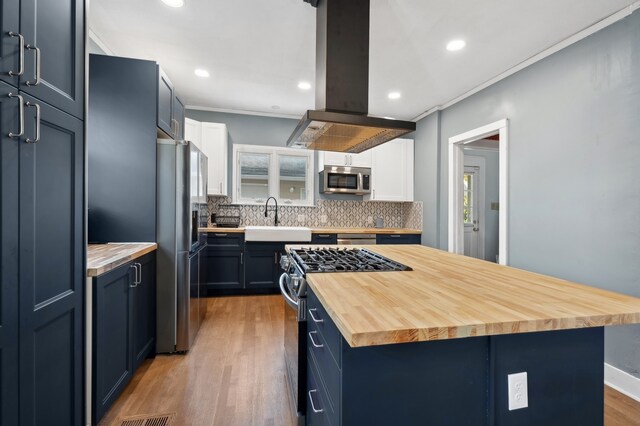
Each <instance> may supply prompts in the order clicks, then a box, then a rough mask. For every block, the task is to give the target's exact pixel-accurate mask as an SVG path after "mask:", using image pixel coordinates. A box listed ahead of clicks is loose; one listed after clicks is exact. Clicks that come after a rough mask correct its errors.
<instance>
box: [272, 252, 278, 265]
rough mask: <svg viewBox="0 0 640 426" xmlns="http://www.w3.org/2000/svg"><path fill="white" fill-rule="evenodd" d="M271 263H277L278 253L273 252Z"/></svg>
mask: <svg viewBox="0 0 640 426" xmlns="http://www.w3.org/2000/svg"><path fill="white" fill-rule="evenodd" d="M273 263H275V264H276V265H277V264H278V253H277V252H276V253H273Z"/></svg>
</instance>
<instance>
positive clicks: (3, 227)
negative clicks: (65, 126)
mask: <svg viewBox="0 0 640 426" xmlns="http://www.w3.org/2000/svg"><path fill="white" fill-rule="evenodd" d="M11 92H14V93H15V92H16V89H15V88H14V87H11V86H9V85H7V84H5V83H2V82H0V161H1V163H0V164H2V165H1V166H0V200H1V204H0V396H1V397H0V424H3V425H14V424H18V383H19V382H20V381H19V379H18V369H17V366H18V365H19V364H18V276H19V274H18V266H19V265H18V247H19V245H18V235H19V234H18V226H19V223H20V222H19V211H18V209H17V208H16V206H18V203H19V195H18V181H19V174H18V173H19V149H20V141H19V140H18V139H12V138H10V137H9V133H10V132H14V133H18V132H19V130H18V129H19V127H20V124H19V119H18V115H19V113H18V109H19V101H18V99H16V98H13V99H12V98H10V97H9V93H11Z"/></svg>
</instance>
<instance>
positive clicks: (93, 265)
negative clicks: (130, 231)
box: [87, 243, 158, 277]
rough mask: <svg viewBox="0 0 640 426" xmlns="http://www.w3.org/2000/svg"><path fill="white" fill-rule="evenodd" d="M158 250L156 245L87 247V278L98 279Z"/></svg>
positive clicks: (122, 244) (109, 244)
mask: <svg viewBox="0 0 640 426" xmlns="http://www.w3.org/2000/svg"><path fill="white" fill-rule="evenodd" d="M157 248H158V245H157V244H156V243H108V244H89V245H88V246H87V276H88V277H97V276H98V275H102V274H104V273H105V272H109V271H111V270H113V269H115V268H117V267H118V266H120V265H124V264H125V263H127V262H129V261H131V260H133V259H137V258H139V257H141V256H144V255H145V254H147V253H150V252H152V251H154V250H156V249H157Z"/></svg>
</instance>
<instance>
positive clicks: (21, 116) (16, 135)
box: [9, 93, 24, 138]
mask: <svg viewBox="0 0 640 426" xmlns="http://www.w3.org/2000/svg"><path fill="white" fill-rule="evenodd" d="M9 97H10V98H18V102H19V104H18V105H19V109H18V111H19V119H18V120H19V121H20V133H13V132H9V137H10V138H19V137H21V136H22V135H24V98H23V97H22V96H20V95H14V94H13V93H9Z"/></svg>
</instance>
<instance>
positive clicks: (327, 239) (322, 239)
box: [311, 234, 338, 244]
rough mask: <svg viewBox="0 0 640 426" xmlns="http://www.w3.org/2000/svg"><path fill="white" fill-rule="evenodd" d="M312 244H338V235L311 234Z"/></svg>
mask: <svg viewBox="0 0 640 426" xmlns="http://www.w3.org/2000/svg"><path fill="white" fill-rule="evenodd" d="M311 243H312V244H338V234H313V235H311Z"/></svg>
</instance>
